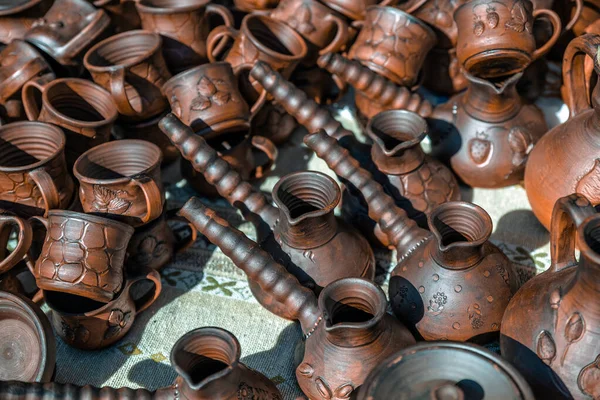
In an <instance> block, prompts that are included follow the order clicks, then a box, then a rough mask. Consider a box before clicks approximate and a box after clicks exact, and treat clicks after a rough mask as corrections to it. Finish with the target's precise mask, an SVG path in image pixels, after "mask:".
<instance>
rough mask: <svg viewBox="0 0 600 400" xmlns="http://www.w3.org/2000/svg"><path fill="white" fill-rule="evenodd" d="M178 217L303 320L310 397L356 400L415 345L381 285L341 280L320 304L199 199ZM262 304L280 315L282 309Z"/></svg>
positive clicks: (302, 377) (303, 381)
mask: <svg viewBox="0 0 600 400" xmlns="http://www.w3.org/2000/svg"><path fill="white" fill-rule="evenodd" d="M179 214H180V215H181V216H183V217H185V218H187V219H189V220H190V221H191V222H192V223H193V224H194V226H195V227H196V228H197V229H198V231H199V232H200V233H202V234H203V235H205V236H206V237H207V239H208V240H210V241H211V242H212V243H214V244H215V245H217V246H219V247H220V248H221V250H222V251H223V253H225V255H227V256H228V257H230V258H231V260H232V261H233V262H234V263H235V264H236V265H237V266H238V267H239V268H240V269H242V270H243V271H244V272H245V273H246V274H247V275H248V278H249V280H250V281H254V282H255V283H256V284H257V285H258V286H259V287H260V288H261V290H262V291H264V292H266V293H269V294H270V295H271V296H272V298H273V299H274V300H275V302H276V303H275V304H277V305H280V304H285V305H286V306H287V307H286V314H289V315H291V316H292V317H293V318H294V319H298V320H299V321H300V325H301V328H302V332H303V334H304V339H305V342H304V347H305V348H304V355H303V359H302V361H301V363H300V364H299V366H298V367H297V369H296V378H297V380H298V384H299V385H300V388H301V389H302V391H303V392H304V394H305V395H307V396H308V397H309V398H311V399H331V398H349V397H350V395H351V394H352V392H354V391H355V389H357V388H358V386H360V385H361V384H362V383H363V382H364V380H365V378H366V377H367V375H368V374H369V372H371V370H372V369H373V368H374V367H375V366H377V365H378V364H379V363H380V362H381V361H383V360H384V359H385V358H387V357H388V356H389V355H390V354H393V353H395V352H396V351H398V350H401V349H403V348H405V347H406V346H409V345H411V344H414V343H415V340H414V338H413V337H412V335H411V334H410V332H409V331H408V330H407V329H406V327H405V326H404V325H402V323H400V321H398V320H397V319H395V318H394V317H392V316H391V315H389V314H387V312H386V306H387V301H386V298H385V294H384V293H383V291H382V290H381V289H380V288H379V287H377V286H376V285H375V284H374V283H372V282H370V281H368V280H366V279H361V278H345V279H340V280H337V281H335V282H332V283H330V284H329V285H328V286H327V287H326V288H325V289H323V291H322V292H321V295H320V296H319V299H318V301H317V297H316V296H315V294H314V293H313V292H312V291H310V290H309V289H307V288H305V287H303V286H302V285H300V283H299V282H298V280H297V279H296V278H294V276H293V275H291V274H290V273H289V272H287V271H286V269H285V268H284V267H283V266H282V265H281V264H278V263H277V262H275V261H274V260H273V259H272V258H271V257H270V256H269V255H268V254H267V253H266V252H264V251H263V250H261V249H260V248H259V247H258V245H257V244H256V243H254V242H253V241H251V240H250V239H248V238H247V237H246V236H245V235H244V234H243V233H242V232H240V231H239V230H237V229H235V228H233V227H231V226H229V224H228V223H227V222H226V221H225V220H223V219H221V218H220V217H218V216H217V215H216V213H215V212H214V211H213V210H210V209H208V208H206V207H205V206H204V205H202V203H201V202H200V200H198V199H197V198H192V199H190V200H189V201H188V202H187V203H186V204H185V205H184V206H183V207H182V209H181V210H180V212H179ZM274 288H277V289H274ZM263 305H264V306H265V308H267V309H268V310H269V311H271V312H273V313H275V314H276V315H280V313H279V312H280V311H281V310H280V309H279V308H275V307H274V308H272V307H271V305H270V304H263Z"/></svg>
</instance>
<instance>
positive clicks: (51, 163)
mask: <svg viewBox="0 0 600 400" xmlns="http://www.w3.org/2000/svg"><path fill="white" fill-rule="evenodd" d="M64 150H65V135H64V134H63V133H62V131H61V130H60V128H58V127H56V126H54V125H50V124H45V123H42V122H30V121H23V122H14V123H12V124H8V125H4V126H1V127H0V207H3V208H5V209H8V210H11V211H13V212H15V213H17V214H18V215H21V216H31V215H46V214H47V213H48V211H49V210H51V209H55V208H58V209H63V208H67V207H68V206H69V204H70V203H71V201H72V199H73V193H74V184H73V180H72V179H71V176H70V175H69V172H68V170H67V164H66V161H65V153H64Z"/></svg>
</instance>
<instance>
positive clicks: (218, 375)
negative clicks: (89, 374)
mask: <svg viewBox="0 0 600 400" xmlns="http://www.w3.org/2000/svg"><path fill="white" fill-rule="evenodd" d="M240 353H241V351H240V343H239V342H238V340H237V339H236V337H235V336H233V334H231V333H230V332H228V331H226V330H224V329H221V328H216V327H204V328H198V329H195V330H193V331H190V332H188V333H186V334H185V335H183V336H182V337H181V338H180V339H179V340H178V341H177V342H176V343H175V345H174V346H173V349H172V350H171V365H172V366H173V368H174V369H175V371H177V373H178V374H179V376H178V377H177V378H176V379H175V382H174V383H173V385H171V386H169V387H166V388H162V389H158V390H157V391H156V392H150V391H148V390H146V389H129V388H121V389H113V388H110V387H103V388H96V387H92V386H84V387H79V386H75V385H70V384H60V383H50V384H45V385H41V384H33V383H24V382H16V381H12V382H3V381H0V398H2V400H46V399H48V398H52V399H53V400H73V399H77V400H173V399H181V400H239V399H259V398H261V399H262V398H264V399H269V400H282V397H281V394H280V393H279V390H277V387H276V386H275V384H274V383H273V382H271V381H270V380H269V379H268V378H267V377H266V376H264V375H262V374H261V373H259V372H257V371H255V370H253V369H250V368H248V367H246V366H245V365H244V364H242V363H241V362H240Z"/></svg>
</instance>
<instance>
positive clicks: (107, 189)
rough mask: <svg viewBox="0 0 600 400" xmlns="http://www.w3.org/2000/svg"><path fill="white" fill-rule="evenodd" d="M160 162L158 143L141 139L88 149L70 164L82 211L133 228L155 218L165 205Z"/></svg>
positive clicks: (105, 144) (160, 155) (115, 142)
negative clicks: (113, 219) (118, 220)
mask: <svg viewBox="0 0 600 400" xmlns="http://www.w3.org/2000/svg"><path fill="white" fill-rule="evenodd" d="M161 161H162V153H161V151H160V149H159V148H158V146H156V145H155V144H152V143H150V142H147V141H144V140H133V139H127V140H118V141H114V142H110V143H104V144H102V145H99V146H96V147H94V148H92V149H90V150H88V151H87V152H85V153H84V154H82V155H81V157H79V158H78V159H77V161H76V162H75V166H74V167H73V173H74V174H75V177H76V178H77V180H78V181H79V199H80V200H81V205H82V206H83V210H84V211H85V212H89V213H97V214H104V215H105V216H107V217H110V216H117V217H118V219H120V220H124V221H126V222H127V223H129V224H130V225H132V226H134V227H135V226H140V225H142V224H145V223H147V222H150V221H154V220H155V219H156V218H158V217H159V216H160V214H161V213H162V211H163V206H164V204H165V195H164V190H163V184H162V179H161V175H160V163H161Z"/></svg>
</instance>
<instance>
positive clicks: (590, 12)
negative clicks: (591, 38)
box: [571, 0, 600, 36]
mask: <svg viewBox="0 0 600 400" xmlns="http://www.w3.org/2000/svg"><path fill="white" fill-rule="evenodd" d="M576 13H577V8H574V9H572V11H571V15H572V16H573V15H574V14H576ZM598 18H600V2H599V1H598V0H586V1H584V2H583V7H582V10H581V15H580V17H579V18H578V19H577V21H575V23H574V24H573V33H574V34H575V35H577V36H581V35H583V34H585V33H586V28H587V27H588V26H589V25H590V24H592V23H594V22H596V21H597V20H598Z"/></svg>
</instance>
